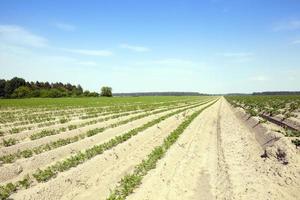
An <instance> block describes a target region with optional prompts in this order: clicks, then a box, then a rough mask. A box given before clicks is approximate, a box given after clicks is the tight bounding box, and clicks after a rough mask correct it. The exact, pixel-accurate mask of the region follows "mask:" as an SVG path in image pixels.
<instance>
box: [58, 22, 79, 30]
mask: <svg viewBox="0 0 300 200" xmlns="http://www.w3.org/2000/svg"><path fill="white" fill-rule="evenodd" d="M54 26H55V27H56V28H58V29H60V30H63V31H75V29H76V26H74V25H71V24H66V23H59V22H58V23H55V24H54Z"/></svg>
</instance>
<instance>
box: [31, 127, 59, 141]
mask: <svg viewBox="0 0 300 200" xmlns="http://www.w3.org/2000/svg"><path fill="white" fill-rule="evenodd" d="M58 133H59V132H58V131H57V130H54V129H52V130H51V129H50V130H42V131H41V132H38V133H35V134H32V135H31V136H30V139H31V140H37V139H39V138H42V137H46V136H50V135H56V134H58Z"/></svg>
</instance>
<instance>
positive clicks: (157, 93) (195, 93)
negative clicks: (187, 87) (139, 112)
mask: <svg viewBox="0 0 300 200" xmlns="http://www.w3.org/2000/svg"><path fill="white" fill-rule="evenodd" d="M113 95H114V96H134V97H137V96H208V95H209V94H201V93H198V92H134V93H114V94H113Z"/></svg>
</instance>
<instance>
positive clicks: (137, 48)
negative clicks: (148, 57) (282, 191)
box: [120, 44, 150, 52]
mask: <svg viewBox="0 0 300 200" xmlns="http://www.w3.org/2000/svg"><path fill="white" fill-rule="evenodd" d="M120 47H121V48H123V49H129V50H132V51H137V52H146V51H150V49H149V48H148V47H143V46H135V45H129V44H121V45H120Z"/></svg>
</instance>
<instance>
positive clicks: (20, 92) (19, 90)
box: [11, 86, 31, 98]
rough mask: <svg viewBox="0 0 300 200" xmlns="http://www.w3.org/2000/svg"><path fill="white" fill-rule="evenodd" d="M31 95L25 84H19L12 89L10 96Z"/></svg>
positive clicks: (23, 96) (21, 96)
mask: <svg viewBox="0 0 300 200" xmlns="http://www.w3.org/2000/svg"><path fill="white" fill-rule="evenodd" d="M30 96H31V90H30V88H29V87H27V86H21V87H18V88H17V89H15V90H14V92H13V93H12V95H11V97H12V98H25V97H30Z"/></svg>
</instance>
